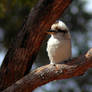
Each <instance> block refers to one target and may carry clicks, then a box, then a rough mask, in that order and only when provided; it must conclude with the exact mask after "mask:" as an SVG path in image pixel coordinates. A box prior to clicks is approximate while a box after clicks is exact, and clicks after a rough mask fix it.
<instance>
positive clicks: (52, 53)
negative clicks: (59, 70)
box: [46, 20, 71, 64]
mask: <svg viewBox="0 0 92 92" xmlns="http://www.w3.org/2000/svg"><path fill="white" fill-rule="evenodd" d="M47 33H48V34H50V35H51V37H50V38H49V40H48V41H47V48H46V50H47V53H48V57H49V60H50V64H61V63H62V62H64V61H66V60H68V59H71V35H70V32H69V29H68V27H67V26H66V24H65V23H64V22H63V21H61V20H58V21H56V22H55V23H54V24H52V26H51V28H50V30H48V31H47Z"/></svg>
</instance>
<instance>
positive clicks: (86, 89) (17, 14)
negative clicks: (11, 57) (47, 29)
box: [0, 0, 92, 92]
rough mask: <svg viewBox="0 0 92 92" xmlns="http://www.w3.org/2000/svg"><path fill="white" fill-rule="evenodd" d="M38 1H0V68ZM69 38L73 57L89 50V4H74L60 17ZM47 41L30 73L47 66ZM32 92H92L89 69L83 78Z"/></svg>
mask: <svg viewBox="0 0 92 92" xmlns="http://www.w3.org/2000/svg"><path fill="white" fill-rule="evenodd" d="M37 1H38V0H0V65H1V63H2V61H3V59H4V56H5V54H6V53H7V50H8V48H9V46H10V44H11V40H12V39H13V38H14V37H15V36H16V34H17V32H18V31H20V30H21V28H22V27H23V23H24V22H25V20H26V18H27V16H28V14H29V12H30V9H31V8H32V7H33V6H34V5H35V4H36V3H37ZM60 20H62V21H64V22H65V23H66V24H67V26H68V27H69V29H70V32H71V36H72V56H73V57H77V56H79V55H80V54H84V53H85V52H86V51H87V50H88V49H89V48H91V47H92V30H91V29H92V0H73V2H72V4H71V5H70V7H68V9H67V10H66V11H65V12H64V14H63V15H62V16H61V18H60ZM48 38H49V36H47V37H46V39H45V41H44V42H43V44H42V46H41V48H40V51H39V54H38V56H37V59H36V62H35V64H34V65H33V69H35V68H37V67H39V66H42V65H46V64H48V63H49V60H48V57H47V53H46V41H47V40H48ZM34 92H92V69H90V70H88V72H87V73H85V74H84V75H83V76H80V77H74V78H71V79H67V80H58V81H54V82H50V83H48V84H46V85H44V86H41V87H39V88H37V89H35V90H34Z"/></svg>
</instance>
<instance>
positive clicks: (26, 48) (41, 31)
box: [0, 0, 72, 91]
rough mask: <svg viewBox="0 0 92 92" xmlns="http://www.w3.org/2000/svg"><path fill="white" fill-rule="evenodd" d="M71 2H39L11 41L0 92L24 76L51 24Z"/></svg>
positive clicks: (0, 82) (1, 70)
mask: <svg viewBox="0 0 92 92" xmlns="http://www.w3.org/2000/svg"><path fill="white" fill-rule="evenodd" d="M71 1H72V0H39V2H38V4H37V5H36V6H35V7H34V8H33V9H32V10H31V12H30V14H29V16H28V19H27V22H26V23H25V25H24V27H23V29H22V30H21V31H20V32H19V34H18V35H17V37H16V39H15V40H13V44H12V46H11V48H10V49H9V50H8V52H7V54H6V56H5V59H4V61H3V64H2V66H1V69H0V91H1V90H3V89H5V88H7V87H8V86H10V85H11V84H13V83H14V82H15V81H17V80H18V79H20V78H21V77H23V76H24V75H26V74H27V73H28V72H29V70H30V68H31V66H32V64H33V61H34V60H35V57H36V55H37V53H38V50H39V48H40V45H41V43H42V41H43V39H44V38H45V36H46V33H45V32H46V31H47V30H48V29H49V28H50V26H51V24H52V23H53V22H55V20H56V19H57V18H59V17H60V16H61V14H62V13H63V11H64V10H65V8H67V7H68V5H69V4H70V3H71Z"/></svg>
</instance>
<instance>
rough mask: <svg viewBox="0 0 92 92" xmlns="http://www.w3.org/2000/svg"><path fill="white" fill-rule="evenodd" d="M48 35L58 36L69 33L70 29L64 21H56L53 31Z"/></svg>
mask: <svg viewBox="0 0 92 92" xmlns="http://www.w3.org/2000/svg"><path fill="white" fill-rule="evenodd" d="M47 33H48V34H56V33H68V28H67V26H66V25H65V24H64V22H62V21H60V20H59V21H56V22H55V23H54V24H53V25H52V26H51V29H50V30H48V32H47Z"/></svg>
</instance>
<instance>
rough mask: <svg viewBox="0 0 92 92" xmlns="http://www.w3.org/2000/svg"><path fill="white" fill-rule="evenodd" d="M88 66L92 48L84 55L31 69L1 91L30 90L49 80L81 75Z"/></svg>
mask: <svg viewBox="0 0 92 92" xmlns="http://www.w3.org/2000/svg"><path fill="white" fill-rule="evenodd" d="M89 68H92V49H90V50H89V51H88V52H87V54H86V55H82V56H80V57H78V58H74V59H72V60H69V61H67V62H64V64H56V65H51V64H49V65H45V66H42V67H40V68H38V69H36V70H33V71H32V72H30V73H29V74H28V75H27V76H25V77H24V78H22V79H21V80H19V81H17V82H16V83H15V84H13V85H12V86H10V87H9V88H7V89H6V90H4V91H3V92H32V91H33V90H34V89H35V88H37V87H39V86H41V85H43V84H46V83H48V82H50V81H53V80H59V79H67V78H72V77H75V76H80V75H83V74H84V73H85V72H86V71H87V70H88V69H89Z"/></svg>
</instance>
